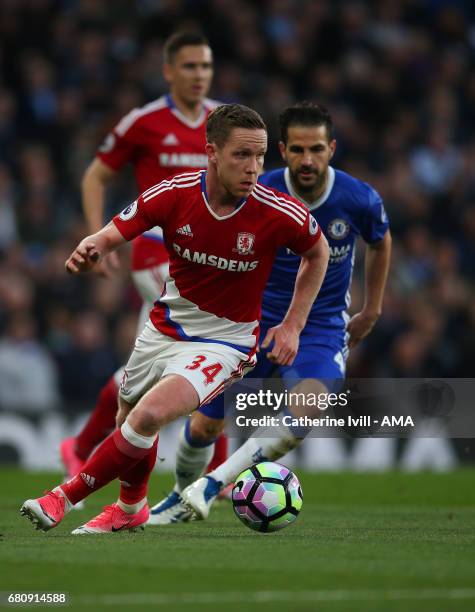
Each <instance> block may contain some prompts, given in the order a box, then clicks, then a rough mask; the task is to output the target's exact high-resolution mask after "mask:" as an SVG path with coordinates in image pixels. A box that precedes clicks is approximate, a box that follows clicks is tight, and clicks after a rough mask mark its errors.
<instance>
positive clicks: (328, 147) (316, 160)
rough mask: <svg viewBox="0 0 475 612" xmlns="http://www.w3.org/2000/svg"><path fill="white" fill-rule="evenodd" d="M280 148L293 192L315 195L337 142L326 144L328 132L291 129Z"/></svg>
mask: <svg viewBox="0 0 475 612" xmlns="http://www.w3.org/2000/svg"><path fill="white" fill-rule="evenodd" d="M279 146H280V152H281V154H282V158H283V159H284V160H285V162H286V163H287V166H288V167H289V172H290V176H291V178H292V183H293V185H294V187H295V189H296V191H297V192H298V193H303V194H305V193H312V192H318V190H319V189H320V188H321V186H322V185H324V184H325V181H326V175H327V170H328V164H329V163H330V160H331V158H332V156H333V153H334V152H335V148H336V141H335V140H330V141H329V140H328V134H327V128H326V127H325V126H324V125H318V126H313V127H312V126H303V125H294V126H291V127H289V128H288V130H287V143H286V144H284V143H283V142H281V143H280V144H279Z"/></svg>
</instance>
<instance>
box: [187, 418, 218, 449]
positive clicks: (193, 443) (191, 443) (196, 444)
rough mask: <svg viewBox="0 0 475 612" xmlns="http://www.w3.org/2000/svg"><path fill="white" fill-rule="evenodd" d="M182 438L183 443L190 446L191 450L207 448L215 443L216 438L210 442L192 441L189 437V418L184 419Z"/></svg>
mask: <svg viewBox="0 0 475 612" xmlns="http://www.w3.org/2000/svg"><path fill="white" fill-rule="evenodd" d="M183 437H184V438H185V442H186V443H187V444H188V445H189V446H191V448H206V447H207V446H211V445H212V444H214V443H215V441H216V438H213V439H212V440H207V441H205V440H203V441H198V440H194V439H193V438H192V437H191V431H190V417H188V418H187V419H186V422H185V429H184V431H183Z"/></svg>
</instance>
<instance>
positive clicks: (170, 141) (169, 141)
mask: <svg viewBox="0 0 475 612" xmlns="http://www.w3.org/2000/svg"><path fill="white" fill-rule="evenodd" d="M177 144H180V143H179V140H178V138H177V137H176V136H175V134H174V133H173V132H170V133H169V134H167V135H166V136H165V138H164V139H163V140H162V145H167V146H169V147H173V146H175V145H177Z"/></svg>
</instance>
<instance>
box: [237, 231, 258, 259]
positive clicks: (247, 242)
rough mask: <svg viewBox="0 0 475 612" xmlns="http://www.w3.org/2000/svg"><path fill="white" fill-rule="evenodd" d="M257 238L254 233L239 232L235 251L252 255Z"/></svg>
mask: <svg viewBox="0 0 475 612" xmlns="http://www.w3.org/2000/svg"><path fill="white" fill-rule="evenodd" d="M255 239H256V237H255V236H254V234H250V233H248V232H239V234H238V235H237V243H236V248H235V249H233V252H235V253H236V252H237V253H239V255H252V254H253V253H254V251H253V250H252V247H253V246H254V241H255Z"/></svg>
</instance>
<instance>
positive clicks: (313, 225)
mask: <svg viewBox="0 0 475 612" xmlns="http://www.w3.org/2000/svg"><path fill="white" fill-rule="evenodd" d="M308 231H309V233H310V236H315V234H316V233H317V232H318V223H317V220H316V219H315V217H313V216H312V215H309V216H308Z"/></svg>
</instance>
